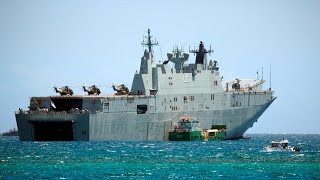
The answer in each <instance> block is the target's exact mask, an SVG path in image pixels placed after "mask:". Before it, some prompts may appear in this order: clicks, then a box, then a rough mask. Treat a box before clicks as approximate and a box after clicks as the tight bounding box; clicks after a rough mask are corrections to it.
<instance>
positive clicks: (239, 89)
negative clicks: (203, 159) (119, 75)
mask: <svg viewBox="0 0 320 180" xmlns="http://www.w3.org/2000/svg"><path fill="white" fill-rule="evenodd" d="M157 44H158V43H157V42H156V41H155V40H152V36H151V35H150V29H149V30H148V36H147V37H146V41H144V42H143V43H142V45H144V46H146V47H147V49H145V51H144V53H143V56H142V58H141V64H140V70H139V71H137V72H136V74H135V75H134V78H133V83H132V87H131V89H130V90H129V88H127V87H125V86H124V85H120V86H117V87H116V86H113V89H114V90H115V91H117V93H116V94H114V95H103V94H100V90H99V93H97V92H98V91H93V90H96V89H94V88H96V87H95V86H92V93H89V91H87V92H88V95H72V94H71V93H68V92H70V89H68V86H66V87H67V88H64V89H62V90H61V91H59V90H57V88H56V91H57V92H59V93H60V94H61V96H47V97H31V98H30V106H29V109H28V110H26V111H24V110H20V111H18V112H16V121H17V126H18V129H19V136H20V140H22V141H27V140H36V141H41V140H44V141H54V140H58V141H60V140H84V141H87V140H94V141H95V140H97V141H100V140H101V141H109V140H132V141H166V140H168V135H169V130H170V129H172V127H173V124H175V123H176V122H178V121H179V117H181V116H185V115H189V116H192V117H196V118H197V120H198V121H199V123H200V125H201V128H202V129H210V128H211V127H217V126H221V127H224V128H225V129H226V139H234V138H240V137H242V135H243V134H244V133H245V132H246V130H247V129H248V128H250V127H252V125H253V124H254V122H256V121H257V119H258V118H259V117H260V116H261V115H262V113H263V112H264V111H265V110H266V109H267V108H268V107H269V105H270V104H271V103H272V102H273V101H274V100H275V99H276V97H274V96H273V93H274V92H273V91H271V89H269V90H262V85H263V83H264V82H265V81H264V80H241V79H236V80H231V81H222V78H221V76H220V72H219V66H218V62H217V61H212V60H208V59H207V54H208V53H212V52H213V50H211V47H210V50H207V49H205V46H204V43H203V42H200V45H199V48H198V49H195V50H190V51H189V52H184V51H183V50H181V49H178V48H176V49H174V50H173V51H172V52H169V53H167V60H165V61H164V62H163V63H160V64H157V63H156V60H155V55H154V53H153V46H156V45H157ZM189 53H194V54H195V55H196V60H195V63H190V64H188V63H187V62H188V60H189ZM93 87H94V88H93ZM65 89H67V90H68V91H66V92H65V91H63V90H65ZM84 89H85V88H84Z"/></svg>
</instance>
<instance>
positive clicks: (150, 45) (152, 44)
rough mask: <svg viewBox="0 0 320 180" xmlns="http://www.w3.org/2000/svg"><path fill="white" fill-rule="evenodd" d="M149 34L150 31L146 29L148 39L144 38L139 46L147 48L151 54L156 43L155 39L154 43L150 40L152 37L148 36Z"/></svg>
mask: <svg viewBox="0 0 320 180" xmlns="http://www.w3.org/2000/svg"><path fill="white" fill-rule="evenodd" d="M150 32H151V31H150V29H148V37H147V36H144V38H143V41H142V43H141V45H143V46H148V49H149V52H150V53H151V50H152V46H154V45H158V42H157V40H156V38H154V41H153V40H152V39H151V37H152V36H151V35H150ZM145 40H147V41H145Z"/></svg>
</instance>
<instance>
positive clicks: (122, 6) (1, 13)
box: [0, 0, 320, 134]
mask: <svg viewBox="0 0 320 180" xmlns="http://www.w3.org/2000/svg"><path fill="white" fill-rule="evenodd" d="M319 7H320V1H318V0H305V1H300V0H299V1H298V0H283V1H277V0H268V1H262V0H242V1H230V0H226V1H216V0H201V1H195V0H192V1H191V0H175V1H170V0H162V1H156V2H151V1H146V0H137V1H129V0H117V1H108V0H93V1H88V0H67V1H66V0H55V1H43V0H28V1H25V0H0V82H1V83H0V132H4V131H7V130H9V129H10V128H14V127H16V122H15V116H14V111H17V110H18V109H19V108H22V109H27V107H28V105H29V97H32V96H51V95H56V94H55V92H54V91H53V86H65V85H69V86H71V87H73V89H74V91H75V94H84V92H82V90H81V88H80V87H81V86H82V85H87V86H90V85H93V84H95V85H98V86H100V87H101V91H102V93H103V94H106V93H112V92H113V91H112V89H111V88H110V87H111V85H112V84H122V83H124V84H126V85H127V86H129V87H131V84H132V80H133V75H134V73H135V71H136V70H138V69H139V65H140V58H141V57H142V55H143V50H144V47H142V46H141V41H142V37H143V35H146V34H147V29H148V28H150V29H151V34H152V35H154V37H156V38H157V41H158V42H159V46H156V47H154V51H155V58H156V59H157V61H164V60H166V53H167V52H169V51H171V50H172V48H173V46H179V47H181V48H183V49H184V50H186V51H187V50H189V46H191V47H194V46H195V47H197V46H198V44H199V41H203V42H204V44H205V46H206V47H209V46H210V45H211V47H212V48H213V49H214V53H213V54H211V56H210V57H209V59H214V60H217V61H218V62H219V65H220V75H222V76H224V80H227V79H235V78H240V79H241V78H243V79H250V78H251V79H255V78H256V72H257V70H259V71H260V77H261V68H262V67H263V68H264V79H266V80H267V82H266V84H265V86H264V88H265V89H268V88H269V83H270V82H269V72H270V65H271V66H272V89H273V90H274V91H275V96H277V97H278V98H277V99H276V100H275V101H274V102H273V104H272V105H271V106H270V107H269V108H268V109H267V110H266V111H265V113H264V114H263V115H262V116H261V117H260V118H259V119H258V122H257V123H255V124H254V125H253V127H252V128H250V129H249V130H248V131H247V133H306V134H310V133H317V134H319V133H320V118H319V112H318V111H319V103H320V97H319V96H318V95H317V93H316V92H317V91H318V90H319V89H320V83H319V79H318V78H319V77H320V76H319V74H318V72H319V65H320V11H319ZM193 62H194V56H190V58H189V63H193Z"/></svg>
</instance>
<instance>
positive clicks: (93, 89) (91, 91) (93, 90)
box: [82, 85, 101, 95]
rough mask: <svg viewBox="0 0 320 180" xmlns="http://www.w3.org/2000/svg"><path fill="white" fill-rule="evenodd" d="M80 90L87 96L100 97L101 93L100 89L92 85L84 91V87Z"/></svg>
mask: <svg viewBox="0 0 320 180" xmlns="http://www.w3.org/2000/svg"><path fill="white" fill-rule="evenodd" d="M82 88H83V91H84V92H87V93H88V95H100V93H101V91H100V89H99V88H98V87H97V86H96V85H92V86H91V87H89V88H88V89H86V87H85V86H82Z"/></svg>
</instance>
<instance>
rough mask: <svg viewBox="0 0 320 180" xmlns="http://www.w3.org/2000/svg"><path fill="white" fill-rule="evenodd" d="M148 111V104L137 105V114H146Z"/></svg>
mask: <svg viewBox="0 0 320 180" xmlns="http://www.w3.org/2000/svg"><path fill="white" fill-rule="evenodd" d="M147 110H148V106H147V105H146V104H141V105H137V114H145V113H146V112H147Z"/></svg>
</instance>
